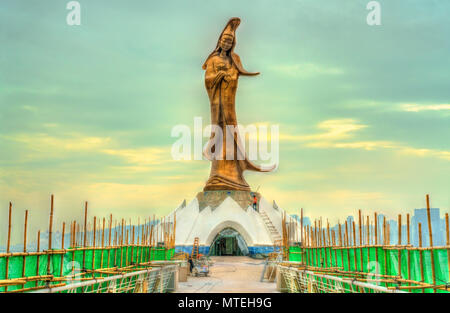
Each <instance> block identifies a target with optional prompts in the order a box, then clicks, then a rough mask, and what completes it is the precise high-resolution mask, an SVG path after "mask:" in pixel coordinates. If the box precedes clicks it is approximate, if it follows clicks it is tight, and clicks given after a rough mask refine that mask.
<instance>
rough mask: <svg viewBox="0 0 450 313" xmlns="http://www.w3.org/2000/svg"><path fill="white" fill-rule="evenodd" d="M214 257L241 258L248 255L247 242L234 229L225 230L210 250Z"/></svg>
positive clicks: (218, 235)
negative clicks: (240, 256)
mask: <svg viewBox="0 0 450 313" xmlns="http://www.w3.org/2000/svg"><path fill="white" fill-rule="evenodd" d="M209 255H212V256H239V255H248V247H247V244H246V242H245V240H244V239H243V238H242V236H241V234H239V233H238V232H237V231H236V230H234V229H233V228H225V229H224V230H222V231H221V232H220V233H218V234H217V235H216V237H215V238H214V240H213V242H212V244H211V247H210V249H209Z"/></svg>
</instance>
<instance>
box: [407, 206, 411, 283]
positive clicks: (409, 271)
mask: <svg viewBox="0 0 450 313" xmlns="http://www.w3.org/2000/svg"><path fill="white" fill-rule="evenodd" d="M406 233H407V236H408V247H409V246H410V245H411V231H410V229H409V213H408V214H406ZM408 280H411V251H410V250H409V249H408ZM410 291H411V290H410Z"/></svg>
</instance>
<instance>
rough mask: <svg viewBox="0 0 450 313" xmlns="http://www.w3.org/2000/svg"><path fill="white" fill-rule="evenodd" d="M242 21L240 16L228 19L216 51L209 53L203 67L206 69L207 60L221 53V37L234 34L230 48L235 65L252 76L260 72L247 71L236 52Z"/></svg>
mask: <svg viewBox="0 0 450 313" xmlns="http://www.w3.org/2000/svg"><path fill="white" fill-rule="evenodd" d="M240 23H241V19H240V18H238V17H233V18H231V19H230V20H229V21H228V23H227V25H226V26H225V28H224V29H223V30H222V33H221V34H220V36H219V39H218V40H217V45H216V48H215V49H214V51H213V52H211V53H210V54H209V56H208V57H207V58H206V61H205V63H203V66H202V68H203V69H204V70H206V62H208V60H209V59H210V58H211V57H212V56H214V55H217V54H219V53H220V51H221V50H222V48H221V47H220V39H221V38H222V36H233V44H232V46H231V49H230V57H231V60H232V62H233V63H234V65H236V67H237V69H238V71H239V73H240V74H242V75H250V76H252V75H258V74H259V73H250V72H247V71H246V70H245V69H244V68H243V67H242V63H241V60H240V58H239V56H238V55H237V54H236V53H234V47H235V46H236V29H237V28H238V26H239V24H240Z"/></svg>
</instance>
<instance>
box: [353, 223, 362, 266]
mask: <svg viewBox="0 0 450 313" xmlns="http://www.w3.org/2000/svg"><path fill="white" fill-rule="evenodd" d="M352 227H353V247H354V249H353V258H354V260H355V270H356V271H358V260H357V257H356V227H355V221H352ZM361 271H362V269H361Z"/></svg>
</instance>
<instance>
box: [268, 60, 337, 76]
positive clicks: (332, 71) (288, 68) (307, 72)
mask: <svg viewBox="0 0 450 313" xmlns="http://www.w3.org/2000/svg"><path fill="white" fill-rule="evenodd" d="M271 69H272V70H273V71H275V72H277V73H280V74H283V75H289V76H294V77H299V78H308V77H313V76H319V75H341V74H343V73H344V71H343V70H342V69H340V68H337V67H327V66H324V65H321V64H314V63H303V64H281V65H274V66H272V67H271Z"/></svg>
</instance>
